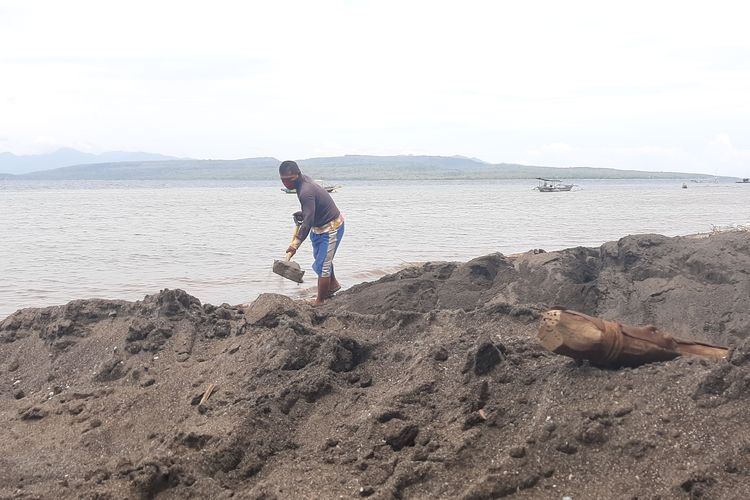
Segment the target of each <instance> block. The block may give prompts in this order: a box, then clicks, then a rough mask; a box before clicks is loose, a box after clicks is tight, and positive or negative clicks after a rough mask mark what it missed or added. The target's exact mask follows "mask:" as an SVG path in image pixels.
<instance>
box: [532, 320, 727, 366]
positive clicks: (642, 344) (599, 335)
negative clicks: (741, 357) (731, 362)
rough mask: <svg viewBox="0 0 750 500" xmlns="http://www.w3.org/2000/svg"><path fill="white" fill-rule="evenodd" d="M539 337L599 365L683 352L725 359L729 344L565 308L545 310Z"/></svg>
mask: <svg viewBox="0 0 750 500" xmlns="http://www.w3.org/2000/svg"><path fill="white" fill-rule="evenodd" d="M539 341H540V342H541V344H542V346H544V348H545V349H547V350H548V351H551V352H554V353H556V354H562V355H563V356H569V357H571V358H574V359H585V360H589V361H590V362H591V363H593V364H596V365H599V366H608V367H618V366H639V365H642V364H645V363H653V362H655V361H667V360H670V359H674V358H676V357H678V356H682V355H693V356H701V357H704V358H710V359H715V360H718V359H724V358H726V356H727V353H728V351H729V349H728V348H726V347H721V346H716V345H711V344H704V343H701V342H693V341H690V340H684V339H679V338H677V337H674V336H672V335H669V334H667V333H664V332H661V331H659V330H658V329H657V328H656V327H655V326H653V325H647V326H630V325H623V324H621V323H617V322H615V321H605V320H602V319H599V318H594V317H592V316H587V315H585V314H582V313H579V312H576V311H569V310H565V309H553V310H550V311H547V312H545V313H544V314H542V321H541V325H540V326H539Z"/></svg>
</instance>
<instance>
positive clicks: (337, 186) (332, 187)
mask: <svg viewBox="0 0 750 500" xmlns="http://www.w3.org/2000/svg"><path fill="white" fill-rule="evenodd" d="M315 182H317V183H318V184H319V185H320V186H321V187H322V188H323V189H325V190H326V191H328V192H329V193H335V192H336V191H337V190H338V189H341V185H340V184H325V183H324V182H323V181H322V180H320V179H315ZM281 190H282V191H284V192H285V193H286V194H297V190H296V189H287V188H281Z"/></svg>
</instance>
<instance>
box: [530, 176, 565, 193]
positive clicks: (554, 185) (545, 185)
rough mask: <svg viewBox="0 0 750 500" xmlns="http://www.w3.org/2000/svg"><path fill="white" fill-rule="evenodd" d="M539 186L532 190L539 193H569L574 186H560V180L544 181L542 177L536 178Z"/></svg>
mask: <svg viewBox="0 0 750 500" xmlns="http://www.w3.org/2000/svg"><path fill="white" fill-rule="evenodd" d="M537 180H538V181H539V185H538V186H537V187H535V188H534V189H537V190H539V192H540V193H557V192H559V191H570V190H571V189H573V186H575V184H562V181H561V180H560V179H544V178H543V177H537Z"/></svg>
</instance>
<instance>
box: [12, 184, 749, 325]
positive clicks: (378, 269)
mask: <svg viewBox="0 0 750 500" xmlns="http://www.w3.org/2000/svg"><path fill="white" fill-rule="evenodd" d="M577 182H578V184H579V186H580V187H579V188H577V190H576V191H572V192H568V193H538V192H536V191H533V190H532V189H531V188H532V187H533V186H534V185H535V184H536V183H535V181H515V180H514V181H483V182H474V181H428V182H425V181H422V182H355V181H350V182H345V183H343V184H344V187H343V188H342V189H341V190H340V191H339V192H338V193H335V194H334V195H333V196H334V199H335V200H336V202H337V204H338V205H339V207H340V208H341V210H342V211H343V212H344V214H345V216H346V219H347V222H346V225H347V229H346V235H345V237H344V240H343V242H342V244H341V247H340V248H339V253H338V255H337V257H336V261H335V262H336V271H337V272H336V274H337V276H338V277H339V280H340V281H341V282H342V284H343V285H344V286H345V287H346V286H351V285H353V284H355V283H359V282H362V281H368V280H372V279H375V278H377V277H379V276H381V275H382V274H384V273H385V272H390V271H393V270H396V269H398V268H399V267H401V266H403V265H405V264H407V263H413V262H424V261H430V260H461V261H465V260H468V259H471V258H473V257H477V256H480V255H484V254H487V253H490V252H496V251H499V252H503V253H506V254H507V253H514V252H521V251H525V250H528V249H531V248H544V249H546V250H554V249H560V248H565V247H570V246H578V245H584V246H598V245H600V244H601V243H603V242H605V241H608V240H612V239H617V238H620V237H621V236H624V235H626V234H633V233H648V232H655V233H661V234H666V235H683V234H691V233H697V232H706V231H709V230H711V227H712V225H717V226H725V225H733V224H748V223H750V186H748V185H742V184H695V183H689V184H688V186H689V187H688V189H681V188H680V186H681V184H682V181H675V180H669V181H594V180H591V181H577ZM298 209H299V205H298V202H297V197H296V196H293V195H287V194H284V193H282V192H281V191H280V186H279V185H278V183H276V182H232V183H230V182H210V181H201V182H169V183H165V182H158V181H153V182H108V183H104V182H37V183H30V182H21V181H0V318H3V317H5V316H6V315H8V314H10V313H11V312H13V311H15V310H16V309H19V308H23V307H38V306H47V305H54V304H63V303H66V302H68V301H70V300H73V299H77V298H91V297H101V298H116V299H126V300H137V299H141V298H143V296H144V295H146V294H150V293H154V292H157V291H158V290H160V289H162V288H182V289H184V290H186V291H187V292H188V293H190V294H192V295H195V296H196V297H198V298H199V299H201V301H203V302H209V303H213V304H220V303H222V302H228V303H230V304H238V303H242V302H247V301H250V300H252V299H254V298H255V297H256V296H257V295H258V294H260V293H262V292H279V293H284V294H289V295H293V296H298V295H310V294H311V293H312V290H311V287H312V286H313V285H314V273H313V271H312V270H310V269H309V266H310V264H311V261H312V252H311V249H310V245H309V242H305V244H304V245H303V247H302V249H301V250H300V251H299V252H298V253H297V257H296V260H297V261H299V262H300V263H301V264H302V266H303V268H304V269H307V272H306V276H305V277H306V278H307V282H306V283H304V284H302V285H297V284H295V283H292V282H290V281H286V280H284V279H283V278H281V277H279V276H277V275H275V274H273V273H272V271H271V266H272V264H273V260H274V259H276V258H282V257H283V255H284V250H285V249H286V247H287V244H288V242H289V240H290V238H291V233H292V230H293V224H292V219H291V213H292V212H294V211H296V210H298Z"/></svg>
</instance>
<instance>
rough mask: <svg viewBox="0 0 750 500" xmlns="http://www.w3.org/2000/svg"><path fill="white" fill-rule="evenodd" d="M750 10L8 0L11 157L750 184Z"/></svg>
mask: <svg viewBox="0 0 750 500" xmlns="http://www.w3.org/2000/svg"><path fill="white" fill-rule="evenodd" d="M746 4H747V6H746ZM749 20H750V3H746V2H742V1H721V0H713V1H711V2H708V1H701V2H693V1H684V0H683V1H658V0H650V1H631V2H612V1H610V2H608V1H604V0H599V1H590V2H587V1H576V0H567V1H560V0H556V1H526V2H522V1H518V0H514V1H471V0H460V1H459V0H456V1H451V2H443V1H435V0H432V1H409V0H400V1H393V2H392V1H384V0H380V1H367V0H359V1H357V0H349V1H344V0H338V1H336V0H315V1H278V2H272V1H268V0H264V1H239V0H238V1H222V0H212V1H210V2H209V1H205V0H203V1H185V0H182V1H159V0H150V1H140V0H136V1H133V0H130V1H127V2H125V1H121V2H115V1H101V0H99V1H83V0H65V1H60V0H50V1H45V0H36V1H33V0H17V1H16V0H0V151H10V152H13V153H16V154H31V153H41V152H48V151H51V150H54V149H56V148H58V147H73V148H77V149H81V150H84V151H89V152H103V151H111V150H127V151H149V152H155V153H163V154H171V155H175V156H189V157H194V158H227V159H228V158H243V157H256V156H274V157H276V158H280V159H285V158H297V159H300V158H307V157H313V156H327V155H341V154H436V155H454V154H460V155H465V156H471V157H477V158H480V159H483V160H485V161H490V162H493V163H496V162H511V163H523V164H532V165H549V166H600V167H613V168H628V169H644V170H679V171H689V172H704V173H708V174H718V175H722V174H723V175H736V176H743V177H747V176H748V175H750V134H749V133H748V132H749V130H748V125H750V27H749V26H750V24H749Z"/></svg>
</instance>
